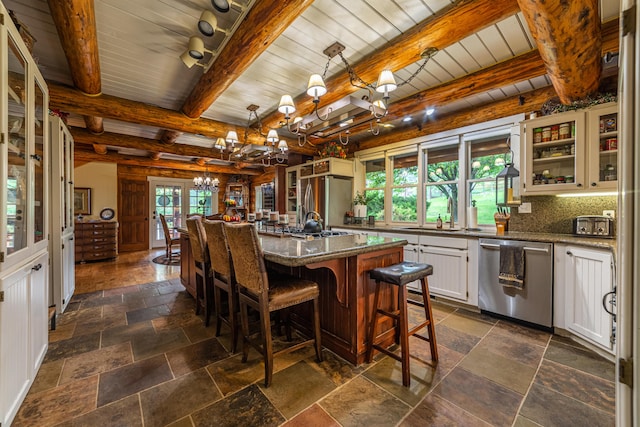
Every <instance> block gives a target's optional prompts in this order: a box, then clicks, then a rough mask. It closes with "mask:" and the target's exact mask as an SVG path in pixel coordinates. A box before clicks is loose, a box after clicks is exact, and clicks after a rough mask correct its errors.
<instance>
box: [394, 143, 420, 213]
mask: <svg viewBox="0 0 640 427" xmlns="http://www.w3.org/2000/svg"><path fill="white" fill-rule="evenodd" d="M392 164H393V166H392V171H393V183H392V185H391V220H392V221H398V222H417V221H418V155H417V154H415V153H414V154H409V155H403V156H394V157H393V158H392Z"/></svg>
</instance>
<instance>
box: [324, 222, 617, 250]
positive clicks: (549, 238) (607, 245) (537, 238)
mask: <svg viewBox="0 0 640 427" xmlns="http://www.w3.org/2000/svg"><path fill="white" fill-rule="evenodd" d="M333 228H339V229H349V230H353V231H354V232H355V231H358V230H366V231H374V232H383V233H406V234H418V235H426V236H440V237H463V238H497V239H506V240H526V241H530V242H548V243H566V244H572V245H580V246H589V247H594V248H601V249H609V250H612V251H614V252H615V247H616V239H605V238H598V237H579V236H574V235H573V234H555V233H531V232H521V231H508V232H505V233H504V235H500V236H499V235H497V234H496V233H495V231H484V230H467V229H455V230H448V229H446V228H444V229H442V230H436V229H433V228H421V227H403V226H375V227H370V226H367V225H340V226H337V227H333Z"/></svg>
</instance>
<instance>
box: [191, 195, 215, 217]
mask: <svg viewBox="0 0 640 427" xmlns="http://www.w3.org/2000/svg"><path fill="white" fill-rule="evenodd" d="M213 194H215V195H216V196H217V195H218V193H213ZM211 195H212V193H211V191H203V190H196V189H195V188H190V189H189V213H190V214H198V215H202V216H206V215H211V214H212V213H213V211H212V209H211ZM215 204H216V212H215V213H217V205H218V203H217V199H216V203H215Z"/></svg>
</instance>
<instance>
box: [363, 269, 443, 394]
mask: <svg viewBox="0 0 640 427" xmlns="http://www.w3.org/2000/svg"><path fill="white" fill-rule="evenodd" d="M432 274H433V267H432V266H431V265H429V264H419V263H415V262H406V261H405V262H401V263H399V264H394V265H390V266H388V267H380V268H374V269H373V270H371V271H370V272H369V277H371V279H373V280H375V281H376V292H375V295H374V298H373V316H372V319H371V324H370V325H369V340H368V342H367V363H370V362H371V358H372V356H373V349H374V348H375V349H376V350H378V351H381V352H382V353H384V354H386V355H388V356H390V357H392V358H394V359H396V360H398V361H400V362H402V384H403V385H404V386H405V387H409V384H410V382H411V374H410V367H409V337H410V336H412V335H415V336H416V337H417V338H420V339H422V340H424V341H427V342H428V343H429V347H430V348H431V359H432V360H433V361H434V362H437V361H438V347H437V344H436V328H435V324H434V322H433V314H432V312H431V300H430V299H429V284H428V281H427V276H430V275H432ZM414 280H420V283H421V284H422V301H423V304H424V315H425V321H424V322H422V323H420V324H419V325H416V326H414V327H413V328H412V329H411V330H409V320H408V314H407V303H409V304H414V305H420V303H418V302H416V301H413V300H409V299H408V298H407V283H410V282H413V281H414ZM382 282H384V283H388V284H390V285H395V286H398V310H394V311H392V312H391V311H386V310H382V309H380V308H378V303H379V301H380V288H381V284H382ZM378 315H383V316H387V317H391V318H392V319H394V321H395V322H396V325H395V332H394V334H395V339H396V342H398V333H399V335H400V356H398V355H397V354H395V353H393V352H391V351H389V350H388V349H387V348H385V347H382V346H380V345H378V344H376V343H375V333H376V321H377V319H378ZM425 326H426V327H427V332H428V336H424V335H419V334H417V333H416V332H418V331H419V330H420V329H422V328H424V327H425Z"/></svg>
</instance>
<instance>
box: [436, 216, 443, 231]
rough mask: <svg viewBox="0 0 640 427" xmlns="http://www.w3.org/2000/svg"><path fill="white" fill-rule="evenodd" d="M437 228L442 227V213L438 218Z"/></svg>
mask: <svg viewBox="0 0 640 427" xmlns="http://www.w3.org/2000/svg"><path fill="white" fill-rule="evenodd" d="M436 228H438V229H440V228H442V218H441V217H440V214H438V219H437V220H436Z"/></svg>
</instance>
